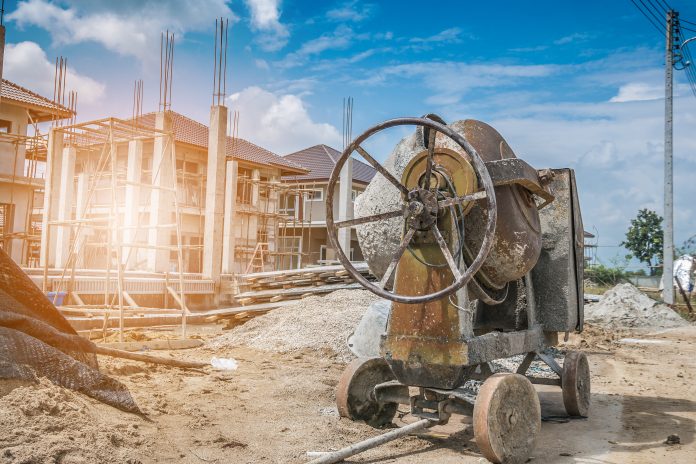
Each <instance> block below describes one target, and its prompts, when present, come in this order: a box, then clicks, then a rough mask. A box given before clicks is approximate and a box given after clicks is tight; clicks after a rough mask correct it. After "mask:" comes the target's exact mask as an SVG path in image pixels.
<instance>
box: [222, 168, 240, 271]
mask: <svg viewBox="0 0 696 464" xmlns="http://www.w3.org/2000/svg"><path fill="white" fill-rule="evenodd" d="M237 169H238V165H237V162H236V161H231V160H230V161H227V163H226V166H225V215H224V218H223V221H222V222H223V232H222V272H223V273H224V274H232V273H234V272H235V265H234V264H235V263H234V247H235V238H236V237H235V222H236V219H237V218H236V216H235V212H236V206H237Z"/></svg>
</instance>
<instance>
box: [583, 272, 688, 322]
mask: <svg viewBox="0 0 696 464" xmlns="http://www.w3.org/2000/svg"><path fill="white" fill-rule="evenodd" d="M585 321H587V322H589V323H592V324H597V325H600V326H604V327H612V328H668V327H682V326H686V325H689V323H688V322H687V321H686V320H684V319H683V318H682V317H681V316H680V315H679V314H677V313H676V312H675V311H673V310H672V309H671V308H669V307H668V306H665V305H663V304H660V303H658V302H657V301H655V300H653V299H652V298H650V297H649V296H647V295H646V294H644V293H643V292H641V291H640V290H638V289H637V288H636V287H634V286H633V285H631V284H628V283H626V284H619V285H617V286H616V287H614V288H612V289H611V290H609V291H607V292H606V293H605V294H604V295H602V298H601V299H600V300H599V303H593V304H588V305H585Z"/></svg>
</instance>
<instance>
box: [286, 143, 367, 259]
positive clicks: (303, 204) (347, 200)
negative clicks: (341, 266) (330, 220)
mask: <svg viewBox="0 0 696 464" xmlns="http://www.w3.org/2000/svg"><path fill="white" fill-rule="evenodd" d="M340 156H341V153H340V152H339V151H338V150H336V149H334V148H331V147H329V146H327V145H315V146H313V147H309V148H305V149H304V150H300V151H297V152H295V153H290V154H289V155H285V156H284V157H283V158H284V159H285V160H288V161H292V162H294V163H296V164H299V165H301V166H303V167H304V168H306V169H307V170H309V172H308V173H307V174H303V175H294V176H286V177H283V182H285V183H288V184H292V185H296V186H297V187H298V188H299V189H301V190H302V191H303V192H305V194H304V196H303V197H298V196H288V195H284V196H281V199H280V210H281V212H283V213H285V214H287V215H289V216H290V217H293V218H295V221H296V223H293V222H292V221H289V222H286V223H284V224H283V225H282V226H281V240H282V241H283V243H285V244H287V245H286V246H293V247H295V248H296V249H298V250H301V253H298V254H297V255H293V256H292V259H293V262H292V263H287V264H286V263H284V266H289V267H290V268H293V269H296V268H299V267H302V266H305V265H308V264H328V263H332V262H334V261H335V259H336V258H335V254H334V251H333V249H332V248H331V244H330V243H328V239H327V235H326V198H327V197H326V188H327V184H328V181H329V177H330V176H331V171H332V170H333V168H334V166H335V165H336V160H337V159H338V158H340ZM375 172H376V171H375V170H374V168H373V167H372V166H370V165H368V164H365V163H363V162H362V161H360V160H356V159H352V158H351V159H349V160H348V162H347V163H346V167H344V169H343V172H341V180H340V181H339V183H338V185H337V187H336V191H335V192H334V197H333V198H334V201H333V210H334V216H335V217H336V218H340V220H345V219H351V218H352V214H353V201H355V199H356V198H357V196H358V195H360V194H361V193H362V192H363V191H364V190H365V188H366V187H367V185H368V184H369V183H370V181H371V180H372V178H373V177H374V176H375ZM297 224H300V226H297ZM341 233H342V235H341V236H340V238H341V240H342V241H343V243H342V248H343V249H344V250H350V259H351V260H352V261H362V260H363V257H362V254H361V252H360V246H358V239H357V236H356V234H355V228H354V227H352V228H350V229H348V228H346V229H342V230H341ZM279 259H285V258H283V257H281V258H279Z"/></svg>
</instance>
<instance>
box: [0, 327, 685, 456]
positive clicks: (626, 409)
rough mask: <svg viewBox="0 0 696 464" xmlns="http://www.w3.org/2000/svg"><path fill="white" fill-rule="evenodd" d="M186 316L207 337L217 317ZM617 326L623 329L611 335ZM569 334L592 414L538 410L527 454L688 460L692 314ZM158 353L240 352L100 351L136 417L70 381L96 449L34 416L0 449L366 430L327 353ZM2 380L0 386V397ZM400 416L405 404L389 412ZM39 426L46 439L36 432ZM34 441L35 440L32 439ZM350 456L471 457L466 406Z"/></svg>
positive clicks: (142, 451) (237, 442)
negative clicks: (217, 361)
mask: <svg viewBox="0 0 696 464" xmlns="http://www.w3.org/2000/svg"><path fill="white" fill-rule="evenodd" d="M197 330H198V331H199V332H200V333H201V334H202V336H203V337H204V338H208V337H210V336H211V334H212V333H214V332H216V331H217V330H218V329H217V327H214V326H211V327H202V328H198V329H197ZM629 335H630V337H632V338H633V339H635V340H630V339H629V340H628V341H624V342H620V341H619V340H620V337H628V336H629ZM568 345H569V346H572V347H579V348H580V349H582V350H584V351H585V352H586V353H587V354H588V356H589V360H590V364H591V370H592V381H593V384H592V389H593V395H592V399H593V404H592V408H591V415H590V418H589V419H580V420H570V421H567V422H564V421H560V422H561V423H559V422H549V421H546V422H543V425H542V430H541V434H540V439H539V442H538V444H537V448H536V451H535V453H534V455H533V459H532V461H531V462H538V463H556V462H558V463H564V462H569V463H570V462H583V463H600V462H601V463H645V462H654V463H667V462H669V463H672V462H678V463H680V462H694V453H696V444H695V443H694V434H695V433H696V427H695V424H696V387H695V385H696V327H694V326H691V327H687V328H684V329H677V330H669V331H665V332H662V333H657V334H645V333H643V334H635V333H634V334H623V333H621V334H618V333H615V332H614V333H610V334H607V333H604V332H603V331H601V330H588V332H587V333H585V334H583V335H580V336H573V337H572V338H571V339H570V340H569V343H568ZM158 354H162V355H165V356H167V355H172V356H176V357H177V358H182V359H192V360H194V359H195V360H201V361H209V360H210V359H211V358H212V357H213V356H217V357H231V358H234V359H236V360H237V361H238V362H239V368H238V369H237V370H235V371H215V370H212V369H210V370H207V369H206V370H205V371H203V370H201V371H195V370H194V371H191V370H189V371H183V370H179V369H173V368H165V367H160V366H153V365H146V364H142V363H136V362H132V361H122V360H112V359H107V358H100V362H101V365H102V368H103V369H104V370H105V371H106V372H107V373H109V374H111V375H113V376H114V377H116V378H118V379H119V380H121V381H123V382H124V383H125V384H126V385H127V386H128V387H129V388H130V390H131V392H132V394H133V396H134V398H135V400H136V402H137V403H138V404H139V405H140V407H141V409H142V410H143V412H144V414H145V415H144V417H138V416H133V415H131V414H126V413H122V412H120V411H117V410H115V409H113V408H111V407H108V406H105V405H103V404H100V403H97V402H96V401H94V400H92V399H90V398H87V397H85V396H83V395H80V394H77V393H74V394H73V393H72V392H71V394H73V395H74V396H75V397H79V398H73V400H72V403H73V404H75V403H80V404H83V405H85V407H86V408H87V407H88V411H89V414H90V415H89V417H90V420H91V421H93V423H94V426H95V427H93V429H92V430H91V432H90V433H92V434H93V435H94V436H93V437H92V436H91V435H90V437H91V438H90V440H94V442H95V443H107V444H110V445H109V447H110V448H106V449H101V451H99V452H98V451H97V449H96V448H95V449H90V447H85V446H82V445H79V444H75V443H74V437H73V438H70V436H68V437H67V438H65V439H64V440H63V441H64V443H63V442H61V439H60V438H57V435H55V431H54V430H51V429H50V427H49V428H48V429H47V430H44V431H42V430H35V431H34V432H35V433H33V434H32V435H28V436H27V437H31V438H25V439H24V440H25V442H23V443H19V442H12V440H11V439H10V438H9V437H4V438H0V449H1V450H0V462H3V463H4V462H8V463H9V462H12V463H16V462H63V463H70V462H128V463H132V464H135V463H147V462H185V463H202V462H234V463H303V462H307V461H309V459H308V458H307V457H306V452H307V451H326V450H332V449H337V448H340V447H342V446H345V445H347V444H350V443H353V442H355V441H358V440H361V439H365V438H368V437H371V436H374V435H376V434H377V433H379V432H378V431H376V430H374V429H372V428H370V427H369V426H366V425H365V424H361V423H353V422H351V421H349V420H346V419H341V418H339V417H338V415H337V413H336V409H335V405H334V389H335V386H336V383H337V380H338V378H339V376H340V374H341V371H342V369H343V367H344V364H343V363H341V362H337V361H335V360H334V359H333V358H332V356H331V354H330V353H326V354H324V355H317V354H316V353H297V354H283V355H280V354H274V353H268V352H260V351H255V350H252V349H248V348H233V349H232V348H230V349H218V350H215V351H212V350H210V349H208V348H205V347H201V348H196V349H190V350H182V351H173V352H158ZM538 389H539V396H540V399H541V404H542V415H544V416H563V415H564V414H565V413H564V410H563V406H562V401H561V396H560V390H559V389H557V388H553V387H538ZM10 390H11V388H5V389H4V390H3V389H0V397H2V396H3V395H6V394H8V391H10ZM0 399H1V398H0ZM0 412H2V411H0ZM5 412H8V411H5ZM9 412H11V411H9ZM9 412H8V413H9ZM19 414H21V412H19ZM46 414H60V412H56V411H55V410H50V411H48V412H46ZM29 419H31V418H29ZM412 420H413V418H411V417H409V416H408V415H406V416H405V417H403V418H402V419H397V421H396V422H397V423H398V424H404V423H407V422H409V421H412ZM20 422H21V421H18V424H19V423H20ZM119 431H120V432H119ZM117 432H118V433H120V435H119V434H118V433H117ZM52 434H53V435H52ZM79 434H80V432H79V431H75V432H74V435H75V436H78V435H79ZM671 434H677V435H679V437H680V440H681V444H677V445H666V444H664V443H663V442H664V441H665V439H666V438H667V436H668V435H671ZM61 436H62V435H61ZM47 437H49V438H50V437H52V438H50V440H49V438H47ZM47 440H49V441H51V443H50V444H51V447H50V448H46V447H45V446H44V445H45V443H44V442H46V441H47ZM42 447H44V448H46V449H47V450H48V454H46V452H44V454H41V453H39V452H38V451H37V450H41V449H43V448H42ZM33 453H34V454H33ZM51 453H53V454H55V455H54V456H51ZM32 455H33V456H34V457H35V459H31V456H32ZM349 462H363V463H387V462H389V463H422V462H438V463H443V464H447V463H468V462H471V463H474V462H476V463H478V462H484V460H483V458H482V457H481V456H480V454H479V453H478V448H477V446H476V443H475V441H474V439H473V433H472V428H471V421H470V418H467V417H462V416H453V419H452V420H451V421H450V423H449V424H447V425H446V426H440V427H434V428H433V429H430V430H429V431H428V432H427V433H423V434H420V435H418V436H412V437H408V438H405V439H401V440H399V441H396V442H393V443H391V444H388V445H385V446H382V447H380V448H378V449H376V450H372V451H370V452H367V453H365V454H363V455H359V456H356V457H354V458H353V459H351V460H350V461H349Z"/></svg>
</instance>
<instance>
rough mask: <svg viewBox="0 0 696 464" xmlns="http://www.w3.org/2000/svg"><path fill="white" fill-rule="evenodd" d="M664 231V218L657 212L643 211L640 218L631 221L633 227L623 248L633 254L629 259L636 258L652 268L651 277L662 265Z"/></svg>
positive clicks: (627, 233)
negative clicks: (658, 266)
mask: <svg viewBox="0 0 696 464" xmlns="http://www.w3.org/2000/svg"><path fill="white" fill-rule="evenodd" d="M663 240H664V231H663V230H662V218H661V217H660V216H658V215H657V213H656V212H655V211H651V210H649V209H641V210H640V211H638V216H636V218H635V219H631V227H629V228H628V232H626V240H625V241H623V242H621V246H623V247H625V248H626V249H627V250H628V251H630V252H631V254H629V255H628V256H626V257H627V258H628V259H631V258H633V257H635V258H636V259H638V261H640V262H641V263H645V264H647V265H648V266H649V267H650V275H655V271H656V265H657V264H661V263H662V244H663Z"/></svg>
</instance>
